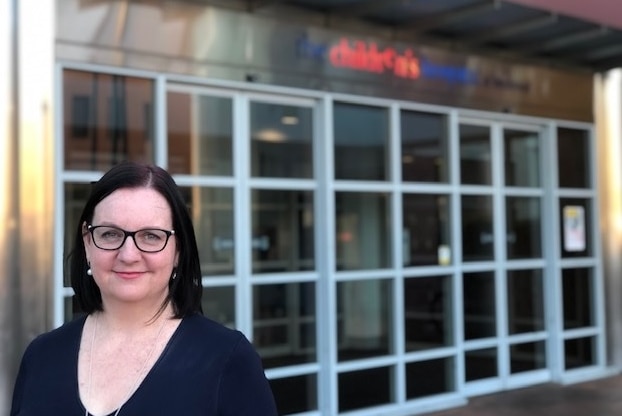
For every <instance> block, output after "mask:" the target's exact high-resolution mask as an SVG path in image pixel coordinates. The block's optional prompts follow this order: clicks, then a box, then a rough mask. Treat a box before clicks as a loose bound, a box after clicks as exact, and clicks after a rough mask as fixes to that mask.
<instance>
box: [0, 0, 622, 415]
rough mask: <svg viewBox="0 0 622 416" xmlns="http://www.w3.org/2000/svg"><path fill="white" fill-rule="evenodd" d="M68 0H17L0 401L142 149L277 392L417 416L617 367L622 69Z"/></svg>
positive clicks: (211, 10) (330, 408)
mask: <svg viewBox="0 0 622 416" xmlns="http://www.w3.org/2000/svg"><path fill="white" fill-rule="evenodd" d="M50 3H53V4H51V5H46V6H41V5H40V4H39V3H38V2H36V1H34V0H25V1H22V2H17V1H15V2H9V4H8V6H2V7H7V10H6V13H0V15H2V16H6V17H3V19H4V20H5V21H4V22H3V23H5V25H6V27H7V28H8V29H7V32H8V34H9V36H7V38H8V39H12V41H7V43H6V44H4V45H3V49H2V51H1V52H2V54H3V58H4V57H7V59H6V61H4V59H3V62H12V63H11V64H10V65H8V66H9V67H8V68H6V67H5V68H3V69H4V70H5V71H6V72H7V74H9V75H10V76H7V77H5V80H4V81H2V82H3V89H2V91H1V92H2V96H3V99H2V104H3V105H5V106H6V107H3V108H2V114H3V117H4V118H5V120H6V121H7V123H6V124H5V126H6V127H5V132H3V134H4V135H5V138H3V139H2V141H0V145H2V146H3V147H2V149H1V150H2V152H0V154H1V155H2V156H1V157H2V169H3V175H2V192H1V193H0V195H2V197H3V199H2V213H3V217H4V218H5V219H6V221H5V224H6V226H5V228H4V229H2V239H1V240H0V244H1V246H0V248H2V249H3V250H1V251H2V255H3V256H4V259H3V266H4V267H3V276H2V277H1V280H0V282H1V284H2V290H1V291H0V296H2V297H1V298H0V300H1V305H2V306H0V308H1V310H2V315H1V319H2V322H1V325H2V326H1V327H0V329H1V330H0V334H1V335H2V338H3V342H2V343H1V344H0V351H2V360H3V361H2V362H1V363H0V365H1V366H2V368H0V373H1V374H0V377H1V378H0V387H2V388H3V391H4V392H6V394H5V395H4V396H2V397H0V408H8V407H9V403H10V391H11V387H12V378H13V377H14V375H15V372H16V365H17V362H18V361H19V357H20V356H21V352H22V351H23V348H24V346H25V344H26V343H27V342H28V341H29V340H30V339H32V337H34V336H35V335H36V334H37V333H39V332H42V331H44V330H48V329H50V328H53V327H56V326H59V325H62V324H63V323H64V322H66V321H68V320H70V319H72V318H73V316H74V314H75V313H77V312H78V311H76V308H75V305H74V304H73V302H72V290H71V288H70V286H69V284H68V281H69V279H68V276H67V274H66V273H67V271H66V270H65V267H64V266H65V261H66V258H67V256H68V255H69V253H70V251H71V241H70V239H71V235H72V230H74V229H75V227H76V225H77V224H76V221H77V218H78V216H79V213H80V211H81V208H82V205H83V203H84V202H85V200H86V198H87V197H88V192H89V187H90V183H91V182H92V181H96V180H97V179H98V178H99V177H100V176H101V174H102V173H103V172H104V171H105V170H107V169H108V168H109V167H110V166H112V165H113V164H115V163H117V162H119V161H121V160H124V159H132V160H140V161H146V162H151V163H156V164H158V165H160V166H163V167H165V168H166V169H167V170H169V171H170V172H171V173H172V174H173V175H174V177H175V179H176V181H177V183H178V184H179V185H180V186H181V188H182V191H183V192H184V194H185V195H186V198H187V201H188V207H189V209H190V210H191V213H192V217H193V220H194V224H195V230H196V233H197V239H198V242H199V246H200V251H201V252H200V254H201V260H202V270H203V273H204V278H203V286H204V299H203V309H204V311H205V313H206V315H208V316H210V317H211V318H213V319H215V320H217V321H219V322H222V323H224V324H225V325H228V326H231V327H235V328H238V329H240V330H241V331H242V332H244V333H245V334H246V335H247V337H248V338H249V339H250V340H251V341H252V342H253V344H254V345H255V347H256V348H257V350H258V351H259V353H260V355H261V357H262V359H263V362H264V366H265V369H266V374H267V376H268V378H269V379H270V382H271V385H272V388H273V390H274V393H275V396H276V399H277V403H278V406H279V410H280V412H281V413H282V414H288V415H294V414H296V415H337V414H352V415H378V414H382V415H412V414H421V413H426V412H430V411H434V410H439V409H442V408H445V407H448V406H459V405H461V404H464V403H465V402H466V401H467V400H468V398H469V397H472V396H476V395H481V394H487V393H491V392H497V391H502V390H507V389H513V388H518V387H523V386H529V385H536V384H540V383H544V382H557V383H570V382H576V381H582V380H587V379H592V378H596V377H603V376H606V375H609V374H612V373H614V372H617V371H618V370H617V369H618V365H617V363H616V358H615V356H614V354H613V353H612V352H611V351H613V350H615V349H616V348H617V347H619V346H620V345H617V344H616V342H615V339H616V337H615V329H612V328H614V327H615V323H619V321H616V320H615V318H613V319H609V317H608V316H607V315H608V313H610V312H611V311H614V310H615V309H616V308H618V307H619V301H616V298H617V295H616V293H612V292H610V291H609V289H612V288H616V287H617V286H616V282H617V276H614V274H615V271H616V267H617V266H616V263H615V261H616V260H615V256H614V255H612V247H615V238H616V237H615V236H613V237H612V236H611V234H607V233H603V224H605V223H608V222H609V221H611V227H612V228H613V227H615V224H614V222H615V217H613V215H614V214H615V213H616V212H617V208H616V205H615V201H612V199H611V193H610V192H608V191H607V190H608V189H614V188H615V184H616V183H617V182H615V181H614V180H613V179H609V180H603V179H602V178H603V177H607V178H612V177H613V176H614V175H615V172H614V173H613V174H612V172H609V171H607V172H604V171H603V170H605V169H610V168H611V167H612V166H616V163H617V159H612V158H613V156H611V155H610V152H613V151H614V150H615V148H613V147H612V148H607V147H603V145H602V142H603V141H604V140H603V139H601V137H607V138H609V137H612V136H613V137H615V132H613V133H612V131H611V129H612V128H614V127H615V126H607V123H608V122H609V121H610V120H611V117H610V116H609V115H608V114H606V111H605V110H603V111H602V114H601V115H595V103H596V104H598V103H601V102H604V100H605V97H600V96H596V97H595V92H597V91H605V90H608V89H607V88H606V85H605V84H607V83H613V85H614V86H615V85H618V84H616V82H619V81H617V78H616V77H617V75H616V73H611V74H610V75H608V76H604V77H603V78H598V77H597V78H596V81H595V78H594V76H593V74H591V73H585V72H580V71H569V70H562V69H553V68H549V67H542V66H535V65H530V64H527V63H510V62H507V61H505V60H503V59H501V58H495V57H484V56H477V55H473V54H466V53H459V52H456V51H450V50H446V49H442V48H438V47H432V46H427V45H419V44H410V43H405V42H400V41H395V40H392V39H390V38H388V37H387V36H383V35H382V34H376V33H374V32H373V31H372V28H368V27H362V28H360V29H359V30H357V31H354V30H343V29H342V30H338V29H335V28H330V27H326V26H325V25H322V24H319V23H318V22H317V20H316V17H315V16H314V15H311V14H305V13H302V12H297V13H299V14H294V15H291V16H289V17H290V19H288V20H284V19H283V15H282V14H270V13H264V14H260V13H251V12H248V10H246V9H244V8H232V7H221V6H217V5H211V4H203V3H200V2H181V1H180V2H159V1H141V2H127V1H126V2H124V1H117V2H108V1H94V2H83V1H80V0H57V1H55V2H50ZM42 7H43V10H42V9H41V8H42ZM46 7H47V8H49V9H45V8H46ZM0 11H2V10H0ZM35 11H36V13H35ZM35 16H37V17H35ZM35 18H36V19H41V21H39V22H36V23H38V24H37V25H35V26H36V30H35V29H33V21H32V19H35ZM25 22H28V24H26V23H25ZM13 23H15V24H13ZM42 39H45V41H42ZM45 42H48V43H45ZM8 58H15V59H13V60H12V59H8ZM5 65H6V64H5ZM569 86H572V88H569ZM614 95H615V94H614ZM618 95H619V94H618ZM598 117H600V118H598ZM599 120H600V121H601V122H600V123H597V121H599ZM610 145H611V146H613V145H612V144H610ZM618 192H619V191H618ZM3 400H4V401H5V403H6V405H4V406H2V403H3Z"/></svg>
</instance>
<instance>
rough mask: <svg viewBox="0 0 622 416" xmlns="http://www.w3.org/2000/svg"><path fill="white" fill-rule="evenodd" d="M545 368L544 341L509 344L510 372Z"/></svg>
mask: <svg viewBox="0 0 622 416" xmlns="http://www.w3.org/2000/svg"><path fill="white" fill-rule="evenodd" d="M542 368H546V344H545V343H544V341H538V342H525V343H522V344H514V345H510V372H511V373H512V374H516V373H522V372H525V371H533V370H539V369H542Z"/></svg>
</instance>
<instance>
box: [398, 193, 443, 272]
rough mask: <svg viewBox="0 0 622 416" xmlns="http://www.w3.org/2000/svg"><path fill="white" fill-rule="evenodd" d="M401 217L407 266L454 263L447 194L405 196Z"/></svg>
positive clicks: (403, 248)
mask: <svg viewBox="0 0 622 416" xmlns="http://www.w3.org/2000/svg"><path fill="white" fill-rule="evenodd" d="M402 218H403V221H404V227H403V233H404V234H403V246H402V252H403V253H404V266H423V265H438V264H441V265H447V264H450V263H451V253H450V245H449V237H450V234H449V233H450V227H449V197H448V196H447V195H426V194H404V196H403V198H402ZM442 253H445V254H442Z"/></svg>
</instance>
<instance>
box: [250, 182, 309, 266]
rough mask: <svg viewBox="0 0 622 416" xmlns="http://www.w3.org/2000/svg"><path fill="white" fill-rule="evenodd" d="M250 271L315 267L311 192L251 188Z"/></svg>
mask: <svg viewBox="0 0 622 416" xmlns="http://www.w3.org/2000/svg"><path fill="white" fill-rule="evenodd" d="M251 198H252V204H253V205H252V206H253V219H252V224H253V231H252V251H253V273H272V272H285V271H302V270H313V269H314V268H315V248H314V244H315V243H314V241H315V239H314V217H313V209H314V207H313V193H312V192H306V191H284V190H254V191H252V194H251Z"/></svg>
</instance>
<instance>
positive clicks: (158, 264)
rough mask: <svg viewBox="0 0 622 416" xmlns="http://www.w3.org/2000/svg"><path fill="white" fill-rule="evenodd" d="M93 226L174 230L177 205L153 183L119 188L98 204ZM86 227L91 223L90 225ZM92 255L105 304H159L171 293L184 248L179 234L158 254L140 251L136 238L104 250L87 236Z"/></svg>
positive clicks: (87, 244) (92, 268)
mask: <svg viewBox="0 0 622 416" xmlns="http://www.w3.org/2000/svg"><path fill="white" fill-rule="evenodd" d="M92 225H93V226H101V225H106V226H114V227H117V228H120V229H122V230H125V231H137V230H142V229H146V228H147V229H154V228H158V229H162V230H172V229H173V220H172V214H171V208H170V207H169V205H168V202H167V201H166V199H165V198H164V197H163V196H162V195H160V194H159V193H158V192H157V191H155V190H153V189H151V188H131V189H129V188H128V189H118V190H116V191H114V192H113V193H111V194H110V195H108V196H107V197H106V198H104V199H102V201H101V202H100V203H99V204H97V206H96V207H95V211H94V213H93V222H92ZM84 226H85V227H86V225H84ZM84 246H85V249H86V258H87V261H88V262H89V264H90V267H91V270H92V272H93V279H95V283H97V286H98V287H99V289H100V291H101V294H102V301H103V303H104V306H106V305H107V304H111V303H115V302H123V303H143V304H145V305H149V304H153V305H156V306H159V305H160V304H161V303H162V302H163V301H164V299H165V298H166V296H167V295H168V283H169V279H170V278H171V274H172V272H173V268H174V267H176V266H177V262H178V256H179V253H178V252H177V244H176V239H175V236H171V237H170V238H169V240H168V243H167V244H166V247H165V248H164V249H163V250H162V251H159V252H157V253H145V252H143V251H140V250H139V249H138V248H137V247H136V244H135V242H134V240H133V239H132V238H131V237H128V238H127V239H126V240H125V242H124V243H123V245H122V246H121V248H119V249H117V250H111V251H108V250H102V249H100V248H98V247H96V246H95V245H94V244H93V241H92V236H91V233H86V234H85V236H84Z"/></svg>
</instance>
